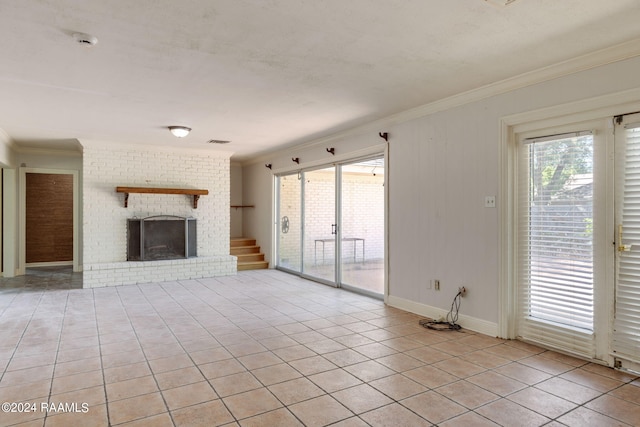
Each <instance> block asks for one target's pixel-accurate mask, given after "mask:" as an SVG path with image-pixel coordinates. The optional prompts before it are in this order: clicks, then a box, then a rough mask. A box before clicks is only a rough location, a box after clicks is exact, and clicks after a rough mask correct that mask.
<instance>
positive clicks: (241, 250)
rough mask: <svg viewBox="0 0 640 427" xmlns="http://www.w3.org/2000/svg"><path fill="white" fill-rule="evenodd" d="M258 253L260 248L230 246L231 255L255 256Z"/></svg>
mask: <svg viewBox="0 0 640 427" xmlns="http://www.w3.org/2000/svg"><path fill="white" fill-rule="evenodd" d="M257 253H260V246H257V245H253V246H232V247H231V255H242V254H257Z"/></svg>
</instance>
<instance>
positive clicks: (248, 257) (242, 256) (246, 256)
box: [232, 253, 264, 264]
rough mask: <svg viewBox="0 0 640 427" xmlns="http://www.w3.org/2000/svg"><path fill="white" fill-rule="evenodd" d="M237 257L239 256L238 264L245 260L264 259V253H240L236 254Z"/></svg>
mask: <svg viewBox="0 0 640 427" xmlns="http://www.w3.org/2000/svg"><path fill="white" fill-rule="evenodd" d="M232 255H233V254H232ZM236 257H237V258H238V264H240V263H244V262H250V261H264V254H262V253H257V254H240V255H236Z"/></svg>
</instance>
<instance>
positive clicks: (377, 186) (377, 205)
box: [339, 157, 385, 295]
mask: <svg viewBox="0 0 640 427" xmlns="http://www.w3.org/2000/svg"><path fill="white" fill-rule="evenodd" d="M340 172H341V173H340V189H341V191H340V202H341V203H340V219H341V225H342V226H341V228H340V231H341V236H340V241H341V249H342V251H341V256H340V258H339V259H340V273H341V274H340V278H341V280H340V284H341V285H342V286H343V287H345V288H347V287H348V288H356V289H357V290H360V291H364V292H366V293H374V294H380V295H382V294H383V293H384V241H385V239H384V236H385V234H384V158H383V157H380V158H376V159H371V160H365V161H360V162H357V163H351V164H345V165H342V166H341V170H340Z"/></svg>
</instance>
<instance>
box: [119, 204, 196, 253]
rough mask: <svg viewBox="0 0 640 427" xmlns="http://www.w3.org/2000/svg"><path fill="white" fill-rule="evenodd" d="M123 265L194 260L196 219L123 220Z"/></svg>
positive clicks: (154, 217)
mask: <svg viewBox="0 0 640 427" xmlns="http://www.w3.org/2000/svg"><path fill="white" fill-rule="evenodd" d="M127 222H128V224H127V261H157V260H166V259H181V258H191V257H195V256H197V255H198V254H197V237H196V236H197V233H196V219H195V218H184V217H180V216H173V215H157V216H150V217H147V218H130V219H128V220H127Z"/></svg>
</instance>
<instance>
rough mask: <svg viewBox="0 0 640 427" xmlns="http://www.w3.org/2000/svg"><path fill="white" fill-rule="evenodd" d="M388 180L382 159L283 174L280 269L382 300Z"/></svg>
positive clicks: (279, 200)
mask: <svg viewBox="0 0 640 427" xmlns="http://www.w3.org/2000/svg"><path fill="white" fill-rule="evenodd" d="M384 180H385V172H384V157H382V156H380V157H376V158H372V159H366V160H360V161H357V162H355V161H354V162H351V163H343V164H338V165H335V166H331V167H326V168H322V169H316V170H308V171H300V172H296V173H294V174H290V175H281V176H279V177H278V179H277V188H278V196H277V209H278V212H277V216H278V222H277V224H276V225H277V230H276V233H277V235H278V239H277V242H278V248H277V250H278V257H277V259H278V264H277V267H278V268H280V269H283V270H287V271H291V272H295V273H298V274H300V275H302V276H304V277H308V278H311V279H314V280H317V281H320V282H322V283H326V284H329V285H332V286H338V287H345V288H348V289H351V290H355V291H359V292H363V293H367V294H370V295H376V296H382V295H383V294H384V282H385V281H384V278H385V270H384V266H385V262H384V256H385V191H384Z"/></svg>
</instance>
